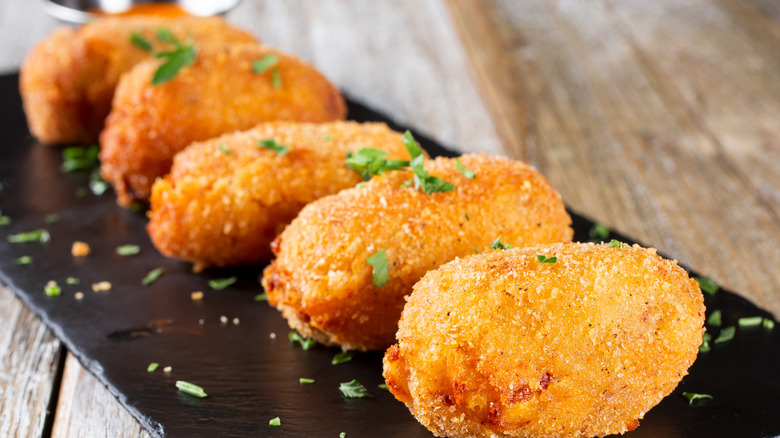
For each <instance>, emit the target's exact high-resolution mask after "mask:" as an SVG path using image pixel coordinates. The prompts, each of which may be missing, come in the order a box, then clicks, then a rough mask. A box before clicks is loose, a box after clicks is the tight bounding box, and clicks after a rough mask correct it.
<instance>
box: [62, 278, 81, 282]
mask: <svg viewBox="0 0 780 438" xmlns="http://www.w3.org/2000/svg"><path fill="white" fill-rule="evenodd" d="M65 283H67V284H79V283H81V281H80V280H79V279H78V278H76V277H68V278H66V279H65Z"/></svg>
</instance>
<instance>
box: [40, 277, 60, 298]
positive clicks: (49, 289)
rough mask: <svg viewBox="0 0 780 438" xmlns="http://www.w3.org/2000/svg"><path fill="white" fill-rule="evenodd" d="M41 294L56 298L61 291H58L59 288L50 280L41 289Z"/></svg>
mask: <svg viewBox="0 0 780 438" xmlns="http://www.w3.org/2000/svg"><path fill="white" fill-rule="evenodd" d="M43 292H44V293H45V294H46V296H49V297H58V296H60V293H62V289H60V286H59V285H58V284H57V282H56V281H54V280H51V281H49V282H48V283H46V286H44V287H43Z"/></svg>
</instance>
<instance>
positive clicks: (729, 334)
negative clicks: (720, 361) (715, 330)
mask: <svg viewBox="0 0 780 438" xmlns="http://www.w3.org/2000/svg"><path fill="white" fill-rule="evenodd" d="M734 333H735V328H734V327H726V328H724V329H722V330H721V331H720V333H719V334H718V337H717V338H715V341H714V342H715V343H716V344H722V343H724V342H728V341H730V340H732V339H734Z"/></svg>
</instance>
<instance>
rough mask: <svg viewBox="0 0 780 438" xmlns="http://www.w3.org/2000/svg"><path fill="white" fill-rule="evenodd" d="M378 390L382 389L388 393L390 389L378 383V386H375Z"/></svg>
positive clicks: (384, 384)
mask: <svg viewBox="0 0 780 438" xmlns="http://www.w3.org/2000/svg"><path fill="white" fill-rule="evenodd" d="M376 387H377V388H379V389H384V390H386V391H389V390H390V389H389V388H388V387H387V383H380V384H379V385H376Z"/></svg>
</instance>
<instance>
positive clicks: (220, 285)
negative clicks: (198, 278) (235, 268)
mask: <svg viewBox="0 0 780 438" xmlns="http://www.w3.org/2000/svg"><path fill="white" fill-rule="evenodd" d="M236 280H238V278H236V277H230V278H216V279H214V280H209V286H211V288H212V289H214V290H222V289H224V288H226V287H228V286H230V285H231V284H233V283H235V282H236Z"/></svg>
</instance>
